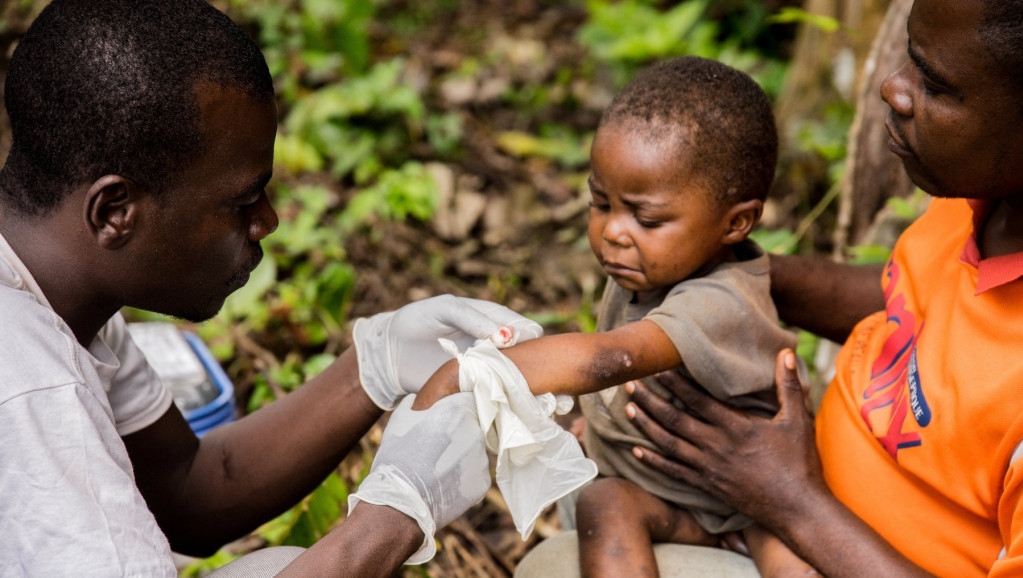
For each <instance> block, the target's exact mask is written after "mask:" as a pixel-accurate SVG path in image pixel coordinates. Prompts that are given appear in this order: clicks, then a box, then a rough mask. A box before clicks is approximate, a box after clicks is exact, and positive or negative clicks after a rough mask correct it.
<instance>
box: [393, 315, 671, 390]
mask: <svg viewBox="0 0 1023 578" xmlns="http://www.w3.org/2000/svg"><path fill="white" fill-rule="evenodd" d="M502 352H503V353H504V354H505V355H506V356H507V357H508V359H510V360H511V361H512V362H513V363H514V364H515V366H516V367H518V369H519V371H520V372H522V376H523V377H524V378H525V380H526V383H528V384H529V389H530V391H532V392H533V394H536V395H539V394H543V393H554V394H558V395H581V394H585V393H592V392H595V391H600V390H602V389H606V388H608V387H612V386H615V385H619V384H622V383H625V382H627V381H630V380H633V379H638V378H641V377H645V376H647V375H653V374H655V373H658V372H660V371H666V370H668V369H673V368H675V367H678V366H679V365H680V364H681V363H682V359H681V358H680V357H679V354H678V350H677V349H675V345H674V344H673V343H672V342H671V340H670V339H669V338H668V336H667V335H666V334H665V333H664V331H662V330H661V328H660V327H658V326H657V324H655V323H653V322H652V321H646V320H643V321H637V322H635V323H630V324H628V325H625V326H622V327H620V328H618V329H615V330H613V331H608V332H606V333H566V334H561V335H550V336H546V337H540V338H538V339H531V340H529V341H526V342H523V343H520V344H518V345H516V346H514V347H510V348H508V349H504V350H502ZM458 390H459V389H458V363H457V362H456V361H454V360H452V361H449V362H448V363H446V364H444V366H442V367H441V368H440V369H439V370H437V372H436V373H434V374H433V376H431V377H430V379H429V380H428V381H427V382H426V384H425V385H424V386H423V389H422V390H421V391H420V392H419V395H418V396H417V398H416V402H415V403H414V404H413V406H412V407H413V408H414V409H425V408H427V407H430V406H431V405H433V403H435V402H436V401H437V400H439V399H441V398H442V397H444V396H446V395H451V394H452V393H456V392H458Z"/></svg>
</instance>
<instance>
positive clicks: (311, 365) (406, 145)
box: [0, 0, 925, 577]
mask: <svg viewBox="0 0 1023 578" xmlns="http://www.w3.org/2000/svg"><path fill="white" fill-rule="evenodd" d="M45 4H46V0H6V3H5V4H0V6H2V7H0V77H2V76H3V75H4V71H5V70H6V62H7V59H8V58H9V57H10V54H11V52H12V51H13V49H14V47H15V46H16V44H17V39H18V37H19V36H20V35H21V34H22V33H23V32H24V30H25V29H26V28H27V26H28V25H29V24H30V22H31V20H32V18H33V17H34V15H35V14H37V13H38V11H39V10H41V9H42V7H43V6H44V5H45ZM214 4H215V5H216V6H217V7H218V8H220V9H221V10H223V11H225V12H226V13H227V14H229V15H230V16H231V17H232V18H233V19H234V20H235V21H236V22H238V23H239V24H240V25H241V26H243V27H244V28H245V29H246V30H247V31H248V32H249V33H250V34H251V36H252V38H253V39H254V40H255V41H256V42H257V43H258V44H259V45H260V46H261V47H262V49H263V52H264V54H265V56H266V59H267V63H268V64H269V67H270V72H271V74H272V75H273V78H274V81H275V85H276V89H277V100H278V103H277V104H278V114H279V128H278V135H277V144H276V151H275V164H276V166H275V176H274V179H273V181H272V183H271V185H270V193H271V197H272V200H273V202H274V204H275V206H276V207H277V210H278V212H279V213H280V216H281V223H280V227H279V229H278V230H277V232H276V233H275V234H274V235H272V236H271V237H270V238H268V239H267V240H266V242H265V249H266V255H267V257H266V258H265V259H264V260H263V262H262V264H261V265H260V266H259V268H257V269H256V271H255V272H254V273H253V275H252V277H251V279H250V281H249V283H248V285H246V286H245V287H244V288H243V289H241V290H239V291H238V292H237V293H236V294H234V295H233V296H232V297H231V298H230V299H229V300H228V302H227V304H226V306H225V308H224V310H223V311H222V312H221V313H220V315H219V316H218V317H216V318H215V319H214V320H212V321H210V322H207V323H204V324H201V325H199V326H194V327H193V326H189V327H188V328H189V329H191V330H194V331H196V332H198V333H199V335H200V336H201V337H202V338H203V339H204V340H205V341H206V342H207V343H208V344H209V345H210V347H211V349H212V350H213V352H214V354H215V355H216V357H217V358H218V359H219V360H220V361H221V363H222V364H223V365H224V367H225V369H226V370H227V372H228V374H229V375H230V377H231V378H232V379H233V381H234V383H235V386H236V394H237V398H238V404H239V408H240V410H241V411H242V412H251V411H257V410H258V409H259V408H260V407H263V406H264V405H266V404H268V403H272V402H273V401H274V400H275V399H278V398H279V397H281V396H284V395H287V393H288V392H289V391H290V390H292V389H294V388H296V387H298V386H300V385H301V384H302V383H303V382H304V381H305V380H306V379H307V378H309V377H310V376H312V375H315V374H316V373H317V372H318V371H319V370H321V369H322V368H323V367H324V366H325V365H326V364H329V363H330V361H331V360H333V359H334V358H335V357H336V356H337V355H338V353H339V352H340V351H342V350H343V349H344V348H346V347H349V346H350V326H351V323H352V322H353V321H354V319H356V318H358V317H360V316H366V315H370V314H373V313H376V312H379V311H383V310H388V309H393V308H395V307H398V306H400V305H402V304H404V303H407V302H409V301H412V300H416V299H420V298H423V297H427V296H431V295H436V294H442V293H453V294H456V295H466V296H472V297H478V298H483V299H490V300H494V301H499V302H501V303H504V304H506V305H508V306H509V307H511V308H512V309H515V310H517V311H520V312H522V313H525V314H527V315H529V316H531V317H533V318H534V319H536V320H538V321H539V322H541V323H542V324H544V325H545V326H546V327H547V328H548V331H579V330H582V331H590V330H592V329H593V321H594V320H593V312H592V307H593V303H594V299H596V298H599V295H600V291H601V290H602V286H603V275H602V273H601V271H600V269H599V267H598V266H597V263H596V261H595V260H594V259H593V257H592V255H591V254H590V251H589V248H588V244H587V241H586V208H587V202H588V192H587V190H586V188H585V178H586V173H587V169H588V154H589V153H588V147H589V142H590V140H591V139H592V136H593V132H594V129H595V126H596V123H597V120H598V118H599V115H600V112H601V111H602V109H603V108H604V107H605V106H606V105H607V104H608V103H609V101H610V99H611V97H612V96H613V94H614V93H615V91H616V90H617V89H618V88H620V87H621V86H622V85H623V84H624V83H625V82H626V81H628V79H629V78H631V76H632V75H633V74H634V73H635V72H636V71H637V70H639V69H640V68H641V67H643V66H644V65H647V64H649V63H652V62H654V61H656V60H659V59H664V58H669V57H673V56H678V55H687V54H691V55H698V56H704V57H708V58H715V59H719V60H721V61H723V62H726V63H728V64H730V65H732V66H735V67H737V68H740V69H742V70H744V71H746V72H748V73H749V74H751V75H752V76H753V77H754V78H755V79H757V81H758V82H760V83H761V85H762V86H763V87H764V89H765V91H766V92H767V93H768V94H769V95H770V96H771V98H772V99H773V102H774V104H775V111H776V116H777V118H778V123H779V130H780V133H781V141H782V152H781V159H780V165H779V170H778V177H777V181H776V185H775V187H774V190H773V192H772V195H771V198H770V200H769V203H768V207H767V210H766V212H765V216H764V220H763V222H762V224H761V226H760V229H759V230H758V231H757V233H756V237H757V239H758V240H759V241H760V242H761V244H763V245H764V246H765V247H766V248H768V249H769V250H772V251H775V252H786V253H803V254H819V255H828V256H831V257H832V258H835V259H842V260H853V261H859V262H876V261H883V260H884V259H886V258H887V254H888V251H889V248H890V246H891V243H892V240H893V239H894V235H896V234H897V232H898V231H899V230H900V229H901V227H904V226H905V224H907V223H908V222H909V221H911V220H912V219H913V218H914V217H915V216H916V215H917V214H919V212H920V211H921V210H922V207H923V205H924V203H925V199H923V197H922V196H921V195H920V194H919V193H915V192H914V191H913V188H912V187H911V186H910V185H909V183H908V181H906V180H905V178H904V177H903V176H902V173H901V170H900V169H899V167H898V166H897V165H893V164H892V161H891V159H889V158H888V157H887V155H886V153H885V152H884V141H883V139H881V138H879V137H878V136H877V133H875V132H871V130H872V129H874V128H876V125H877V124H878V123H877V122H875V121H874V120H876V118H880V117H879V116H878V115H883V113H884V110H885V109H884V107H883V104H882V103H881V102H880V99H879V98H878V97H877V86H878V84H879V82H880V79H881V78H883V76H884V75H883V72H886V71H890V70H893V69H894V66H893V65H892V63H896V62H898V59H900V58H901V55H902V54H904V51H905V45H904V40H902V39H901V38H900V37H899V34H900V31H901V29H902V27H904V22H905V16H904V15H903V14H902V13H901V12H899V10H903V11H904V10H905V9H907V8H908V4H909V2H905V1H901V0H719V1H715V2H711V1H710V0H688V1H684V2H658V1H653V0H620V1H617V2H613V1H610V0H585V1H584V0H566V1H555V0H506V1H504V2H486V1H484V0H473V1H463V2H459V1H457V0H424V1H419V2H412V1H407V0H216V1H215V2H214ZM886 14H887V15H888V16H887V20H886ZM899 18H901V21H899ZM893 23H894V24H893ZM879 111H880V112H879ZM881 130H883V128H882V129H881ZM9 146H10V134H9V130H8V128H7V124H6V117H5V116H4V115H3V114H2V113H0V158H3V157H4V156H5V155H6V150H7V148H8V147H9ZM846 167H854V168H855V170H854V171H853V170H849V169H847V168H846ZM854 177H855V178H854ZM127 314H128V315H129V316H130V317H131V318H132V319H136V320H144V319H154V318H155V317H154V316H153V315H152V314H149V313H145V312H141V311H129V312H127ZM176 323H177V322H176ZM827 352H828V348H827V347H822V346H821V344H820V343H819V342H818V340H817V339H816V338H815V337H814V336H812V335H810V334H807V333H801V334H800V354H801V355H803V356H805V357H806V358H807V359H808V361H809V362H810V363H811V365H813V361H814V358H815V357H822V358H824V361H822V362H820V364H819V366H820V367H822V368H824V367H826V366H827V362H826V357H827ZM822 371H823V370H822ZM825 378H826V375H818V376H817V379H818V381H823V379H825ZM380 431H381V429H380V427H379V426H378V427H376V428H374V430H373V431H372V432H370V434H369V435H368V436H367V437H366V438H365V439H364V440H363V443H362V446H361V447H362V452H361V454H360V455H354V456H350V457H349V458H348V459H347V460H346V461H345V462H344V463H343V464H341V466H340V467H339V468H338V470H337V472H336V473H335V474H334V475H332V476H331V477H330V479H328V480H327V481H326V482H325V483H324V484H323V485H322V486H321V487H320V488H319V489H318V490H317V491H316V492H314V493H313V494H312V495H310V496H309V497H308V498H306V499H305V500H304V501H303V502H302V503H301V504H299V505H298V506H296V507H295V508H293V509H292V510H290V511H288V512H286V513H285V514H284V515H282V516H281V517H279V518H278V519H277V520H275V521H274V522H272V523H270V524H267V525H266V526H264V527H263V528H261V529H260V531H259V532H257V533H256V534H254V535H253V536H250V537H249V538H246V539H245V540H242V541H239V542H237V543H235V544H232V545H230V546H229V547H226V548H225V549H223V550H222V551H221V552H220V553H218V554H217V555H216V556H214V557H213V558H211V559H209V560H201V561H189V563H188V564H187V565H184V564H183V570H182V574H183V575H201V574H202V573H203V572H205V571H207V570H208V569H210V568H213V567H216V566H219V565H221V564H223V563H225V562H226V561H229V560H230V559H232V558H233V557H235V556H237V555H239V554H240V553H244V552H246V551H248V550H251V549H253V548H258V547H262V546H265V545H267V544H298V545H308V544H310V543H312V542H313V541H315V539H317V538H318V537H319V536H322V535H323V534H324V533H326V532H327V531H329V530H330V529H331V528H332V527H334V526H335V525H336V524H337V523H338V522H339V521H340V520H341V519H342V518H343V515H344V512H345V511H346V505H345V500H346V498H347V495H348V492H349V491H350V490H352V491H354V489H355V488H356V487H357V485H358V482H359V481H360V480H361V478H362V476H364V475H365V473H366V470H367V469H368V466H369V463H370V462H371V460H372V455H373V451H374V448H375V447H376V444H377V443H378V442H379V436H380ZM557 530H558V520H557V517H556V515H554V514H550V515H547V516H545V517H544V518H543V519H542V520H541V521H540V523H538V524H537V529H536V531H534V535H533V536H532V537H531V538H530V540H529V541H526V542H523V541H521V540H520V539H519V538H518V536H517V534H516V533H515V532H514V529H513V527H512V526H511V522H510V518H509V516H508V515H507V510H506V508H505V507H504V504H503V502H502V500H501V497H500V495H499V494H498V493H497V492H496V491H493V492H491V494H490V495H489V496H488V498H487V500H485V501H484V503H483V504H481V505H480V506H478V507H476V508H474V509H473V510H471V511H470V512H469V513H468V514H467V515H466V516H464V517H463V518H461V519H459V520H457V521H456V522H455V523H454V524H452V525H451V526H450V527H449V528H448V529H446V530H445V531H443V532H441V533H439V534H438V540H439V541H440V553H439V554H438V556H437V558H436V559H435V560H434V561H432V562H430V563H429V564H428V565H426V566H423V567H418V568H408V569H407V570H406V571H405V572H406V574H407V575H409V576H438V577H440V576H508V575H510V574H511V572H512V571H513V570H514V567H515V564H516V563H517V561H518V560H519V559H520V558H521V557H522V555H523V554H524V553H525V552H526V551H527V550H528V549H529V548H530V547H531V546H532V545H533V544H535V542H536V541H537V540H540V539H543V538H544V537H546V536H549V535H551V534H552V533H554V532H556V531H557Z"/></svg>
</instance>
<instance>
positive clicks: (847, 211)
mask: <svg viewBox="0 0 1023 578" xmlns="http://www.w3.org/2000/svg"><path fill="white" fill-rule="evenodd" d="M912 6H913V0H893V1H892V3H891V6H890V7H889V9H888V13H887V15H886V17H885V20H884V24H883V25H882V27H881V29H880V31H879V32H878V34H877V37H876V39H875V40H874V44H873V48H872V49H871V52H870V57H869V58H868V59H867V60H866V62H865V65H864V69H863V77H864V83H863V86H862V88H861V90H860V93H859V96H858V98H857V105H856V117H855V119H854V120H853V125H852V127H851V128H850V129H849V141H848V149H847V153H846V165H845V173H844V175H843V180H842V190H841V193H840V195H841V196H840V199H841V200H840V202H839V212H838V225H837V227H836V229H835V238H834V253H833V256H834V257H835V258H836V259H838V260H841V259H843V258H844V255H845V250H846V249H847V248H848V247H849V246H850V245H856V244H859V243H862V242H864V240H865V236H866V234H867V231H868V229H869V228H870V226H871V224H872V223H873V221H874V217H875V215H877V213H878V211H880V210H881V209H882V208H883V207H884V204H885V202H886V201H887V199H889V198H891V197H906V196H908V195H909V194H911V193H912V192H913V190H914V186H913V183H912V182H910V180H909V177H908V176H907V175H906V171H905V170H903V168H902V163H901V162H900V161H899V160H898V158H897V157H895V155H893V154H891V152H889V151H888V146H887V142H888V131H887V130H886V129H885V124H884V121H885V116H886V115H887V114H888V105H887V104H886V103H885V102H884V101H883V100H881V97H880V94H879V93H880V90H881V83H882V82H883V81H884V79H885V77H886V76H888V74H890V73H891V72H893V71H894V70H896V69H897V68H898V67H899V66H901V64H902V62H903V61H904V60H905V59H906V43H907V36H906V19H907V18H908V17H909V10H910V8H912Z"/></svg>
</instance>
